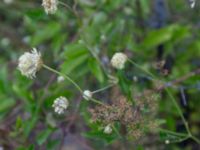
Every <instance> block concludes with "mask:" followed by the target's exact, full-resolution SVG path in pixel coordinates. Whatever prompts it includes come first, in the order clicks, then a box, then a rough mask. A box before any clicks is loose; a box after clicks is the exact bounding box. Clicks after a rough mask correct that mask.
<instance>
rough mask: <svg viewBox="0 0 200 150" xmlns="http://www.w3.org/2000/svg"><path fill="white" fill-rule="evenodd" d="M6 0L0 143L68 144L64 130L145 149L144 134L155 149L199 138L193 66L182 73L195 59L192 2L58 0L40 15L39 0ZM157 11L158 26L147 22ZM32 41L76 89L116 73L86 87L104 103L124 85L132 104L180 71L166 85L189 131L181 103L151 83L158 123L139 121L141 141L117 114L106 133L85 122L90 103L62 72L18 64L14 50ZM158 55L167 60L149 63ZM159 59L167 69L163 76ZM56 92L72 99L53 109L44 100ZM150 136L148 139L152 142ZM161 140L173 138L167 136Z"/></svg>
mask: <svg viewBox="0 0 200 150" xmlns="http://www.w3.org/2000/svg"><path fill="white" fill-rule="evenodd" d="M5 1H6V0H4V1H3V2H1V3H0V12H1V13H0V64H1V65H0V66H1V68H0V149H1V146H2V147H5V149H17V150H34V149H48V150H55V149H59V148H60V147H61V146H66V147H67V146H68V144H69V143H68V142H67V140H69V141H70V140H71V141H73V142H72V145H79V144H80V147H84V145H86V146H88V147H94V148H95V149H97V150H98V149H116V147H114V145H115V144H118V145H119V147H117V148H118V149H130V148H129V147H131V148H132V147H134V148H136V149H138V150H143V149H146V145H148V144H150V145H153V146H152V147H150V148H152V149H161V148H160V147H157V146H158V145H162V148H163V147H165V148H166V149H177V150H178V149H183V148H182V147H179V144H177V143H180V142H184V143H183V144H185V145H187V148H185V149H194V148H196V147H198V144H196V143H197V142H196V143H195V139H194V137H196V136H197V138H198V136H199V135H198V133H199V132H200V128H199V126H198V125H199V122H200V119H199V113H200V110H199V104H200V101H199V96H200V95H199V88H200V87H199V80H200V76H199V74H198V75H191V76H190V77H188V78H185V79H183V78H182V77H183V76H185V75H188V74H189V75H190V73H191V72H192V71H193V70H196V69H198V68H199V64H200V62H199V58H200V41H199V37H200V34H199V28H198V22H199V16H198V14H199V13H200V9H199V5H198V4H197V5H196V6H195V8H194V9H190V8H189V5H188V3H186V2H185V1H183V0H176V1H165V4H163V5H166V6H167V7H168V8H169V9H166V10H165V9H164V8H162V7H161V5H159V6H157V5H156V3H155V2H156V1H155V0H152V1H150V0H69V1H64V0H63V1H62V2H64V3H66V4H67V7H65V6H64V5H62V4H59V5H58V10H57V11H56V13H55V14H52V15H50V14H49V15H47V14H46V13H45V12H44V10H43V7H42V6H41V1H25V0H19V1H13V3H11V4H6V3H5ZM155 7H159V8H155ZM160 7H161V8H160ZM155 10H156V11H155ZM158 14H159V15H158ZM152 16H153V17H152ZM154 16H155V18H154ZM165 16H167V17H165ZM156 17H157V18H156ZM159 17H161V18H159ZM154 19H155V20H154ZM163 20H164V21H163ZM162 21H163V22H164V23H163V26H160V28H156V27H155V28H153V27H152V26H157V24H159V23H160V24H162V23H161V22H162ZM152 24H153V25H152ZM154 24H156V25H154ZM32 47H36V48H37V49H38V51H40V52H41V54H42V58H43V61H44V63H45V64H47V65H48V66H51V67H52V68H55V69H56V70H58V71H60V72H61V73H64V74H66V75H68V76H69V77H71V78H72V79H73V80H74V81H75V82H76V83H77V84H78V85H79V86H80V87H81V89H82V90H87V89H89V90H91V91H95V90H98V89H100V88H102V87H104V86H105V85H109V79H108V77H109V76H110V75H112V76H113V77H115V78H117V79H118V80H119V82H118V83H117V85H115V86H113V87H111V88H108V89H106V90H104V91H101V92H99V93H95V94H94V95H93V97H94V98H95V99H97V100H98V101H100V102H101V103H104V104H112V103H114V102H115V100H116V98H118V97H120V96H122V95H123V96H124V97H126V99H127V100H128V101H129V102H131V103H132V104H133V107H134V109H135V107H136V101H137V96H138V95H140V94H144V92H145V91H146V90H153V89H155V87H159V86H160V82H159V81H163V82H164V83H168V84H170V83H172V82H171V81H177V79H183V80H182V81H181V82H180V83H178V84H175V85H173V86H170V87H169V88H170V91H171V94H172V96H173V97H174V98H175V101H176V102H177V103H178V106H179V107H180V110H181V112H182V113H183V114H184V116H186V120H187V122H188V123H189V130H190V131H191V132H192V137H187V136H188V134H187V132H188V131H187V130H186V129H185V127H184V123H183V119H181V117H180V112H179V111H177V107H176V106H175V105H174V103H173V102H172V101H171V99H170V96H169V95H167V92H166V91H164V90H163V92H162V93H158V91H156V92H155V94H160V95H161V97H160V98H159V101H158V106H159V107H158V110H156V112H155V114H157V115H156V116H155V118H153V119H152V120H153V121H155V122H156V124H159V125H160V126H159V127H157V128H156V131H157V132H156V133H153V135H149V134H148V133H149V131H148V129H146V128H145V127H144V128H145V129H144V130H145V132H147V134H145V135H144V136H143V137H142V138H141V139H139V142H138V141H134V140H132V141H129V140H128V139H126V135H127V131H124V130H123V126H121V125H119V122H118V120H117V121H116V122H117V123H116V124H114V126H115V128H116V130H113V132H112V133H111V134H105V133H104V132H103V129H104V127H105V125H104V124H101V123H100V122H95V123H94V122H92V120H91V114H90V113H89V109H90V108H95V106H96V105H98V104H95V103H92V101H86V100H84V99H83V98H82V95H81V93H80V91H77V89H76V88H75V87H73V85H72V84H71V83H70V82H68V81H67V80H64V81H62V82H60V83H59V82H57V77H58V75H56V74H53V73H52V72H50V71H48V70H45V69H44V68H42V69H41V70H40V71H39V72H38V73H37V77H36V78H35V79H33V80H30V79H27V78H26V77H24V76H22V75H21V74H20V72H19V70H18V69H17V63H18V57H19V56H20V55H21V54H23V53H24V52H25V51H30V50H31V48H32ZM119 51H120V52H123V53H125V54H126V55H127V56H128V57H129V58H130V59H131V60H134V62H136V63H137V64H139V66H140V67H141V68H142V69H144V70H147V71H150V72H152V73H153V74H154V75H155V76H156V81H153V79H152V77H150V76H149V75H148V74H146V72H143V71H142V70H141V69H139V68H137V67H136V66H134V65H133V64H131V62H127V63H126V66H125V68H124V69H123V70H115V69H114V68H112V66H111V64H110V59H111V57H112V56H113V54H114V53H115V52H119ZM159 55H160V56H159ZM158 60H165V62H166V65H165V66H164V67H161V68H159V67H155V64H156V63H159V62H158ZM163 69H167V70H168V71H169V74H168V75H166V76H164V75H163V74H162V71H164V70H163ZM134 77H136V79H137V80H134ZM182 88H183V90H184V91H183V93H181V89H182ZM59 96H65V97H67V98H68V99H69V103H70V105H69V108H68V109H67V110H66V112H65V114H64V115H61V116H59V115H57V114H55V113H54V110H53V108H52V104H53V101H54V99H55V98H57V97H59ZM184 96H185V98H186V105H183V97H184ZM139 100H140V99H139ZM93 102H94V101H93ZM139 102H141V101H139ZM148 111H149V110H148V108H147V109H144V110H143V111H141V113H144V114H145V116H146V117H144V118H143V119H144V120H145V119H146V118H149V116H150V115H149V114H148V113H149V112H148ZM144 124H145V123H144ZM138 128H139V127H138ZM158 128H159V129H160V128H164V129H168V130H169V131H173V132H167V131H166V130H165V131H162V130H161V131H160V130H159V129H158ZM141 130H142V129H141ZM158 131H159V132H158ZM118 132H119V133H118ZM135 133H137V132H135ZM177 133H178V134H177ZM179 133H181V134H179ZM119 134H120V135H119ZM193 136H194V137H193ZM74 137H75V139H76V140H74ZM152 137H153V138H152ZM151 138H152V139H156V141H153V142H154V143H153V142H151ZM188 138H190V140H193V142H188V141H189V140H187V139H188ZM83 139H84V140H83ZM146 139H147V140H146ZM166 140H169V141H170V143H171V144H169V145H166V144H165V142H166ZM77 143H79V144H77ZM138 143H140V144H138ZM143 143H144V144H143ZM147 148H149V147H147Z"/></svg>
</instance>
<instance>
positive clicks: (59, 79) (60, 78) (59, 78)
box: [57, 76, 65, 83]
mask: <svg viewBox="0 0 200 150" xmlns="http://www.w3.org/2000/svg"><path fill="white" fill-rule="evenodd" d="M64 80H65V78H64V77H63V76H58V78H57V82H58V83H61V82H63V81H64Z"/></svg>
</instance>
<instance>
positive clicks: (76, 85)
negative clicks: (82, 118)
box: [43, 64, 106, 106]
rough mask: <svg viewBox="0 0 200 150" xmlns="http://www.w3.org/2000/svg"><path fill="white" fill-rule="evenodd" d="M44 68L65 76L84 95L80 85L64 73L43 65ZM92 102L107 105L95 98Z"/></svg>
mask: <svg viewBox="0 0 200 150" xmlns="http://www.w3.org/2000/svg"><path fill="white" fill-rule="evenodd" d="M43 67H44V68H45V69H47V70H49V71H51V72H54V73H56V74H58V75H60V76H63V77H64V78H66V79H67V80H68V81H70V82H71V83H72V84H73V85H74V86H75V87H76V88H77V89H78V90H79V91H80V93H81V94H83V90H82V89H81V88H80V86H79V85H78V84H76V82H75V81H74V80H72V79H71V78H70V77H69V76H67V75H66V74H63V73H61V72H59V71H57V70H55V69H53V68H51V67H49V66H47V65H45V64H43ZM90 100H91V101H92V102H94V103H96V104H99V105H105V104H104V103H102V102H100V101H99V100H96V99H94V98H91V99H90ZM105 106H106V105H105Z"/></svg>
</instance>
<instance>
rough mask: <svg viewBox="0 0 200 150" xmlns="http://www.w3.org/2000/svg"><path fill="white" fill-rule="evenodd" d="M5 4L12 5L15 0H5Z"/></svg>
mask: <svg viewBox="0 0 200 150" xmlns="http://www.w3.org/2000/svg"><path fill="white" fill-rule="evenodd" d="M4 3H6V4H11V3H13V0H4Z"/></svg>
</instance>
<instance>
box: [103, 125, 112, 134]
mask: <svg viewBox="0 0 200 150" xmlns="http://www.w3.org/2000/svg"><path fill="white" fill-rule="evenodd" d="M103 132H104V133H105V134H111V133H112V128H111V125H107V126H106V127H105V128H104V131H103Z"/></svg>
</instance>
